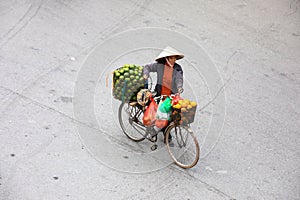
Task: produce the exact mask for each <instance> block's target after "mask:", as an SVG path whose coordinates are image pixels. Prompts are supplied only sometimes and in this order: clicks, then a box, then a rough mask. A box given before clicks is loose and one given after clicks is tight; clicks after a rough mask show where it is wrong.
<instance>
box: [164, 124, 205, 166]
mask: <svg viewBox="0 0 300 200" xmlns="http://www.w3.org/2000/svg"><path fill="white" fill-rule="evenodd" d="M170 135H171V136H172V141H173V143H174V146H170V143H169V138H170ZM165 140H166V141H165V142H166V144H167V148H168V151H169V154H170V156H171V158H172V159H173V160H174V161H175V163H176V164H177V165H178V166H180V167H182V168H185V169H187V168H192V167H193V166H195V165H196V164H197V162H198V160H199V155H200V148H199V144H198V141H197V138H196V137H195V135H194V133H193V131H192V130H191V129H190V128H189V127H185V126H184V127H182V126H178V125H176V124H172V125H170V126H169V127H168V129H167V131H166V136H165Z"/></svg>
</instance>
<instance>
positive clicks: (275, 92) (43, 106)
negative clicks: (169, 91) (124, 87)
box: [0, 0, 300, 200]
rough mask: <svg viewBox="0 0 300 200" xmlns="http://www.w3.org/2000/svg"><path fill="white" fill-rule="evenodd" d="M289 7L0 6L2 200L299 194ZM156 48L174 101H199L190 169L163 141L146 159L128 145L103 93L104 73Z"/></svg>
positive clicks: (294, 8)
mask: <svg viewBox="0 0 300 200" xmlns="http://www.w3.org/2000/svg"><path fill="white" fill-rule="evenodd" d="M299 10H300V1H299V0H290V1H287V0H284V1H275V0H266V1H257V0H256V1H251V2H249V1H244V0H243V1H237V0H235V1H234V0H232V1H227V2H224V1H194V0H189V1H169V0H167V1H154V0H143V1H138V0H132V1H129V0H128V1H127V0H126V1H116V0H113V1H96V0H90V1H86V2H84V1H79V0H65V1H47V0H35V1H34V0H19V1H4V0H2V1H0V68H1V69H0V70H1V73H0V96H1V98H0V103H1V106H0V112H1V115H0V146H1V152H0V199H1V200H2V199H3V200H19V199H22V200H35V199H36V200H40V199H45V200H46V199H47V200H52V199H66V200H67V199H76V200H77V199H88V200H92V199H300V181H299V180H300V171H299V168H300V148H299V144H300V139H299V129H300V105H299V102H300V68H299V65H300V12H299ZM167 45H170V46H173V47H175V48H176V49H178V50H179V51H181V52H183V53H184V54H185V56H186V57H185V59H183V60H181V61H179V63H180V64H181V65H182V66H183V69H184V75H185V92H184V93H183V95H185V96H186V97H188V98H191V99H196V100H197V102H198V108H199V109H198V112H197V116H196V119H195V122H194V123H193V125H192V128H193V130H194V131H195V133H196V135H197V138H198V140H199V143H200V145H201V158H200V161H199V163H198V164H197V165H196V166H195V167H193V168H192V169H189V170H183V169H181V168H179V167H177V166H176V165H175V164H173V163H172V162H171V160H170V158H169V156H168V154H167V151H166V148H165V146H164V145H163V143H162V141H161V138H159V141H158V146H159V148H158V150H156V151H154V152H152V151H151V150H150V147H151V144H150V143H147V142H142V143H134V142H131V141H129V140H128V139H127V138H126V137H125V136H124V135H123V133H122V131H121V129H120V127H119V125H118V122H117V114H116V111H117V109H118V105H119V103H120V102H118V101H116V100H114V99H112V96H111V78H110V76H109V75H110V72H111V71H112V70H113V69H115V68H116V67H118V66H121V65H122V64H126V63H135V64H139V65H142V64H145V63H149V62H152V61H153V59H154V58H155V57H156V56H157V55H158V53H159V51H160V50H161V49H163V48H164V47H165V46H167ZM107 75H108V76H107ZM107 77H108V78H107ZM211 100H213V102H212V103H211V104H209V105H208V106H207V107H205V105H206V104H207V103H208V102H210V101H211ZM200 108H203V109H200Z"/></svg>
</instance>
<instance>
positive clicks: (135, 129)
mask: <svg viewBox="0 0 300 200" xmlns="http://www.w3.org/2000/svg"><path fill="white" fill-rule="evenodd" d="M118 118H119V123H120V126H121V128H122V130H123V132H124V134H125V135H126V136H127V137H128V138H129V139H131V140H133V141H135V142H140V141H142V140H144V139H145V129H146V128H145V127H144V126H143V124H142V118H143V111H142V110H141V109H140V108H139V107H138V105H130V103H122V104H121V105H120V107H119V113H118Z"/></svg>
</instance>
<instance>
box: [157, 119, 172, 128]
mask: <svg viewBox="0 0 300 200" xmlns="http://www.w3.org/2000/svg"><path fill="white" fill-rule="evenodd" d="M168 123H169V121H168V120H163V119H156V121H155V126H156V127H157V128H164V127H166V126H167V125H168Z"/></svg>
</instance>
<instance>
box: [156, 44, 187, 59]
mask: <svg viewBox="0 0 300 200" xmlns="http://www.w3.org/2000/svg"><path fill="white" fill-rule="evenodd" d="M168 56H176V57H177V60H179V59H181V58H183V57H184V55H183V54H182V53H180V52H179V51H177V50H176V49H173V48H172V47H166V48H165V49H164V50H163V51H162V52H161V53H160V54H159V56H157V57H156V58H155V60H156V61H157V60H159V59H161V58H165V57H168Z"/></svg>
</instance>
